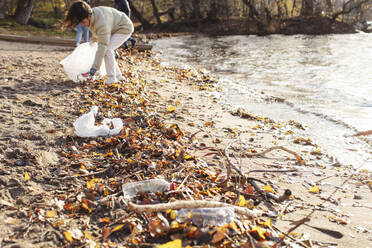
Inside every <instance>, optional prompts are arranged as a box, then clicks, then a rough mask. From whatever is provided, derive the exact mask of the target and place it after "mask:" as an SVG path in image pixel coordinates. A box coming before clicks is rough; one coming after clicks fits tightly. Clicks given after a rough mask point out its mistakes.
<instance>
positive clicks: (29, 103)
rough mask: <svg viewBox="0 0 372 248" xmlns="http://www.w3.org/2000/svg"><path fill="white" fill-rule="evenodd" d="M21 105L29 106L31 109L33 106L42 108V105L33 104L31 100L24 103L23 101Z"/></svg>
mask: <svg viewBox="0 0 372 248" xmlns="http://www.w3.org/2000/svg"><path fill="white" fill-rule="evenodd" d="M23 105H27V106H31V107H35V106H36V107H42V106H43V104H41V103H37V102H34V101H32V100H26V101H24V102H23Z"/></svg>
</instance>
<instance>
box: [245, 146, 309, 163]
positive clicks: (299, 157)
mask: <svg viewBox="0 0 372 248" xmlns="http://www.w3.org/2000/svg"><path fill="white" fill-rule="evenodd" d="M273 150H283V151H286V152H288V153H290V154H292V155H293V156H294V157H295V158H296V160H297V161H298V162H300V163H304V160H303V159H302V157H301V156H300V155H298V154H297V153H295V152H294V151H291V150H289V149H287V148H285V147H283V146H273V147H271V148H269V149H267V150H265V151H263V152H258V153H251V152H246V153H244V155H246V156H248V157H257V156H263V155H265V154H266V153H268V152H271V151H273Z"/></svg>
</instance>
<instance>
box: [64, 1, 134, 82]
mask: <svg viewBox="0 0 372 248" xmlns="http://www.w3.org/2000/svg"><path fill="white" fill-rule="evenodd" d="M78 24H81V25H82V26H84V27H88V28H89V30H90V31H91V32H92V35H93V39H94V40H97V41H98V48H97V52H96V55H95V58H94V62H93V65H92V68H91V69H90V71H89V79H91V78H92V77H93V76H94V74H95V73H96V71H97V70H98V69H99V68H100V67H101V64H102V60H104V61H105V66H106V71H107V76H108V79H107V80H106V81H105V84H112V83H116V82H119V81H120V80H124V79H125V78H124V77H123V75H122V73H121V71H120V69H119V67H118V64H117V63H116V60H115V50H116V49H117V48H119V47H120V46H121V45H122V44H123V43H124V42H125V41H127V40H128V38H129V37H131V35H132V33H133V30H134V27H133V23H132V21H131V20H130V19H129V18H128V16H127V15H126V14H124V13H123V12H120V11H118V10H116V9H114V8H111V7H105V6H100V7H94V8H91V7H90V6H89V5H88V4H87V3H85V2H84V1H77V2H74V3H73V4H72V5H71V7H70V9H69V10H68V13H67V16H66V18H65V20H64V21H63V28H64V29H72V28H74V27H75V26H76V25H78Z"/></svg>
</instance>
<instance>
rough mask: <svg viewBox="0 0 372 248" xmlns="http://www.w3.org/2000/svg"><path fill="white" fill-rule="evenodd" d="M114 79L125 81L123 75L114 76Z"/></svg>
mask: <svg viewBox="0 0 372 248" xmlns="http://www.w3.org/2000/svg"><path fill="white" fill-rule="evenodd" d="M116 79H117V80H118V81H125V80H126V78H125V77H124V76H123V75H118V76H116Z"/></svg>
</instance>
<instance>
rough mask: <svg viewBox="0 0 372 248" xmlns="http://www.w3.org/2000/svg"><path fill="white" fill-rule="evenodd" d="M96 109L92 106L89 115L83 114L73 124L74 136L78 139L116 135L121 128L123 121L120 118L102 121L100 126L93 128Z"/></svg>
mask: <svg viewBox="0 0 372 248" xmlns="http://www.w3.org/2000/svg"><path fill="white" fill-rule="evenodd" d="M97 113H98V107H97V106H92V107H91V109H90V111H89V113H86V114H83V115H82V116H80V117H79V118H78V119H77V120H76V121H75V122H74V127H75V134H76V135H77V136H79V137H84V138H87V137H98V136H112V135H117V134H119V133H120V132H121V129H122V128H123V121H122V120H121V119H120V118H114V119H107V118H105V119H103V121H102V125H100V126H95V125H94V123H95V121H96V115H97Z"/></svg>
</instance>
